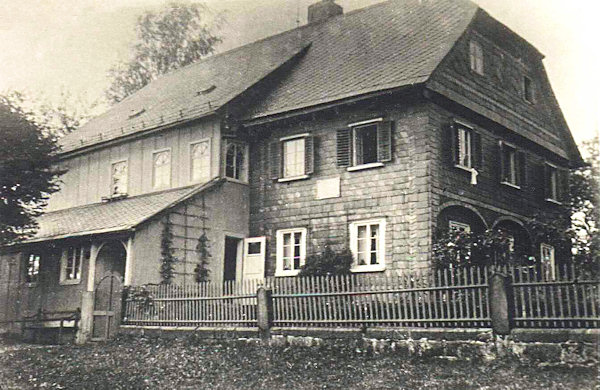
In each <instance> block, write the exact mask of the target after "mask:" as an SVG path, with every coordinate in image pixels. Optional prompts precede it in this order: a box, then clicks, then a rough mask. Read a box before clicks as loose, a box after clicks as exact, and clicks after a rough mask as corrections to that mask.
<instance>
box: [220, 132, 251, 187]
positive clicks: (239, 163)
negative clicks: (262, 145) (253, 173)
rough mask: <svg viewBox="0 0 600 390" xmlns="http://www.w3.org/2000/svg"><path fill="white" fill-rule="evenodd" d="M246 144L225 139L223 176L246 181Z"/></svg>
mask: <svg viewBox="0 0 600 390" xmlns="http://www.w3.org/2000/svg"><path fill="white" fill-rule="evenodd" d="M247 149H248V147H247V145H245V144H243V143H241V142H237V141H232V140H227V142H226V146H225V176H227V177H229V178H231V179H236V180H240V181H244V182H245V181H247V180H248V178H247V174H248V161H247V160H248V157H247Z"/></svg>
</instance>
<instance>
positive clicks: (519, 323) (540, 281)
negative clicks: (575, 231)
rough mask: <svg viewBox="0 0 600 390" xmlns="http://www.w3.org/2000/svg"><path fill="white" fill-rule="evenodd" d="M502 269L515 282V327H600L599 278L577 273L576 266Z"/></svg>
mask: <svg viewBox="0 0 600 390" xmlns="http://www.w3.org/2000/svg"><path fill="white" fill-rule="evenodd" d="M499 271H500V272H503V273H505V274H507V275H508V276H509V277H510V280H511V282H512V283H511V284H512V295H513V310H514V311H513V320H514V326H515V327H518V328H598V327H600V297H599V295H598V294H599V293H600V281H599V280H595V279H592V278H590V277H585V276H581V275H578V273H577V270H576V269H575V267H574V266H573V265H571V266H567V265H566V264H563V265H562V266H559V267H556V268H555V269H554V270H545V272H544V270H541V269H539V268H537V267H515V268H506V267H504V268H503V269H500V270H499Z"/></svg>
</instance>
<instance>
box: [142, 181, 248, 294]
mask: <svg viewBox="0 0 600 390" xmlns="http://www.w3.org/2000/svg"><path fill="white" fill-rule="evenodd" d="M203 198H204V200H203ZM248 204H249V200H248V189H247V185H245V184H241V183H235V182H226V183H224V184H223V185H222V186H219V187H217V188H215V189H211V190H209V191H207V192H206V193H205V194H199V195H197V196H195V197H193V198H192V199H190V200H189V201H186V202H184V203H182V204H181V205H179V206H177V207H175V208H173V209H172V210H171V213H169V215H168V218H169V221H170V222H171V227H172V233H173V240H172V246H171V247H172V248H173V249H174V252H173V255H174V256H175V257H176V258H178V259H179V260H180V261H178V262H177V263H176V265H175V276H174V282H175V283H177V284H183V283H184V281H185V282H186V283H191V282H193V281H194V275H195V274H194V269H195V266H196V264H197V263H198V255H197V253H196V251H195V248H196V246H197V244H198V238H199V237H200V235H201V232H202V229H201V227H202V219H201V218H202V217H203V216H205V217H206V219H205V224H206V225H205V227H206V235H207V237H208V245H209V252H210V254H211V256H212V257H211V258H210V259H209V270H210V281H212V282H220V281H221V280H222V278H223V256H224V253H223V251H224V241H225V236H226V235H232V236H235V237H241V238H243V237H247V236H248V220H249V216H248V213H249V211H248ZM166 220H167V215H164V216H162V217H161V218H160V219H157V220H154V221H152V222H150V223H148V224H147V225H145V226H143V227H142V228H141V229H139V230H138V231H136V233H135V237H134V241H133V268H132V280H131V283H132V284H133V285H141V284H148V283H160V282H161V277H160V272H159V270H160V266H161V244H160V243H161V237H162V232H163V229H164V223H165V222H166ZM186 226H187V228H186ZM186 237H187V238H186Z"/></svg>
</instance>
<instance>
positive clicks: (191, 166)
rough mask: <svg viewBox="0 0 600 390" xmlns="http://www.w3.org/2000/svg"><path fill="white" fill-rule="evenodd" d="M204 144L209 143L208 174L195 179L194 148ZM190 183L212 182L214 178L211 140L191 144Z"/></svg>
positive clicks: (204, 139) (206, 139) (205, 139)
mask: <svg viewBox="0 0 600 390" xmlns="http://www.w3.org/2000/svg"><path fill="white" fill-rule="evenodd" d="M203 142H207V143H208V167H207V168H208V172H207V173H206V175H205V176H201V177H198V178H194V172H195V171H194V147H195V146H196V145H198V144H201V143H203ZM189 161H190V182H192V183H200V182H204V181H208V180H210V178H211V177H212V142H211V139H210V138H202V139H199V140H196V141H192V142H190V160H189Z"/></svg>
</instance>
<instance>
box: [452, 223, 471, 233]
mask: <svg viewBox="0 0 600 390" xmlns="http://www.w3.org/2000/svg"><path fill="white" fill-rule="evenodd" d="M448 230H450V231H455V232H465V233H471V225H469V224H468V223H464V222H458V221H453V220H449V221H448Z"/></svg>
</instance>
